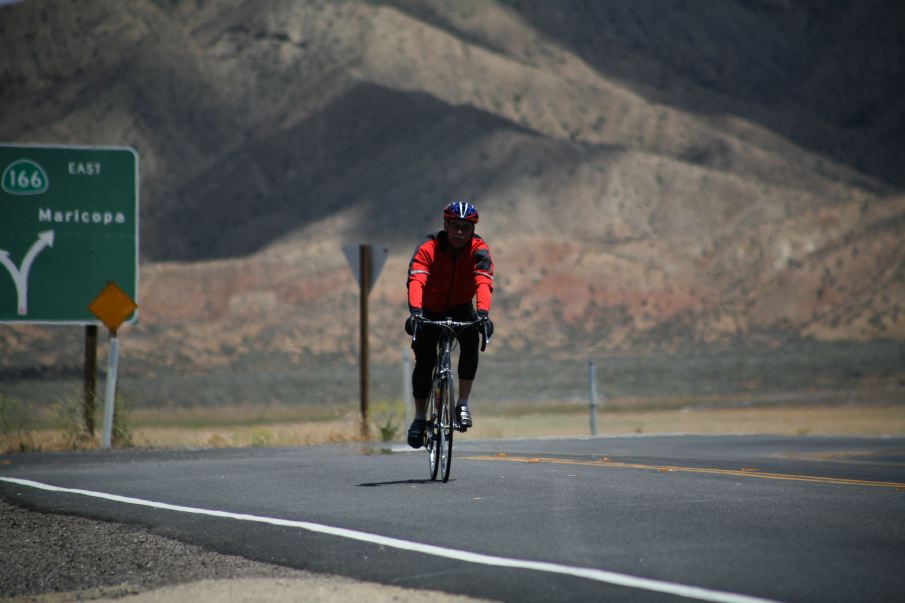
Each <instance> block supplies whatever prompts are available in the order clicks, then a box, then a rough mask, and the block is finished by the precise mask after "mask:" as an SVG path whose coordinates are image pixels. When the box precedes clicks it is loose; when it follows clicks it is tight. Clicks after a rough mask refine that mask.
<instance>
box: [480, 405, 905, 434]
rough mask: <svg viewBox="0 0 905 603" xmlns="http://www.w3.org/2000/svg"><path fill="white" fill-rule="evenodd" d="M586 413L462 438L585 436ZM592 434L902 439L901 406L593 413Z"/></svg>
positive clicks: (486, 424)
mask: <svg viewBox="0 0 905 603" xmlns="http://www.w3.org/2000/svg"><path fill="white" fill-rule="evenodd" d="M589 433H590V418H589V415H588V413H587V412H581V413H569V414H556V415H550V414H531V415H524V416H521V417H492V416H490V417H481V415H480V414H477V416H476V421H475V427H474V428H473V429H471V430H469V432H468V434H467V435H466V436H465V437H468V438H475V439H480V438H514V437H543V436H585V435H588V434H589ZM597 433H598V435H619V434H629V433H646V434H651V433H705V434H707V433H763V434H777V435H861V436H877V435H902V434H905V407H903V406H893V405H858V406H829V407H824V406H784V407H771V408H763V407H760V408H728V409H707V410H662V411H645V412H606V411H602V412H598V415H597Z"/></svg>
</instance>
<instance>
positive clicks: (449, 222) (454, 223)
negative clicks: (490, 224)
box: [446, 220, 474, 232]
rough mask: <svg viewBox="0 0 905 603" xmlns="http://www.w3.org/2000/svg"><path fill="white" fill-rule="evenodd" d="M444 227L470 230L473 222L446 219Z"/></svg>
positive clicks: (464, 230) (458, 230)
mask: <svg viewBox="0 0 905 603" xmlns="http://www.w3.org/2000/svg"><path fill="white" fill-rule="evenodd" d="M446 227H447V228H448V229H450V230H453V231H457V232H471V231H472V230H474V224H472V223H471V222H458V221H453V220H447V221H446Z"/></svg>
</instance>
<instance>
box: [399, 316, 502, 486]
mask: <svg viewBox="0 0 905 603" xmlns="http://www.w3.org/2000/svg"><path fill="white" fill-rule="evenodd" d="M475 325H482V327H483V328H482V329H481V351H482V352H483V351H484V350H485V349H486V348H487V342H488V341H489V337H487V327H486V325H485V323H484V321H483V320H481V319H478V320H475V321H471V322H458V321H455V320H452V319H450V318H445V319H443V320H430V319H427V318H422V319H420V320H419V321H418V322H417V323H416V325H415V329H414V333H413V334H412V343H413V344H414V343H415V340H416V339H417V337H418V331H419V329H420V328H421V326H433V327H437V328H439V329H440V341H439V342H438V344H437V345H438V348H439V354H438V355H437V363H436V364H435V365H434V371H433V377H432V381H431V392H430V396H429V397H428V400H427V411H428V414H429V416H428V421H427V429H426V431H425V433H424V439H425V442H424V447H425V448H426V449H427V454H428V462H429V466H430V477H431V480H436V479H437V475H438V474H439V475H440V476H441V478H442V480H443V482H444V483H445V482H447V481H449V469H450V467H451V465H452V449H453V431H465V428H462V427H460V426H459V422H458V419H457V417H456V416H455V403H456V383H455V380H454V379H453V372H452V352H453V350H454V349H455V348H456V345H458V343H459V341H458V339H456V337H457V335H458V334H459V333H461V332H462V331H464V330H465V329H468V328H471V327H474V326H475Z"/></svg>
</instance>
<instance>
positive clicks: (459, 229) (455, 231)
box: [443, 220, 474, 249]
mask: <svg viewBox="0 0 905 603" xmlns="http://www.w3.org/2000/svg"><path fill="white" fill-rule="evenodd" d="M443 228H444V230H446V236H447V237H448V238H449V244H450V245H452V247H453V249H461V248H462V247H465V244H466V243H468V241H469V240H470V239H471V235H473V234H474V224H472V223H471V222H468V221H467V220H445V221H444V222H443Z"/></svg>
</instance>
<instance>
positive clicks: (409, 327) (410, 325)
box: [405, 309, 424, 335]
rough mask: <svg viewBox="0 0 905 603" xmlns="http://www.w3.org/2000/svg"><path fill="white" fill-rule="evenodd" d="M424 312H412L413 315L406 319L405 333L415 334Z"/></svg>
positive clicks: (418, 310)
mask: <svg viewBox="0 0 905 603" xmlns="http://www.w3.org/2000/svg"><path fill="white" fill-rule="evenodd" d="M423 315H424V312H423V311H422V310H420V309H417V310H412V315H411V316H409V317H408V318H406V319H405V332H406V333H408V334H409V335H414V334H415V325H417V324H418V322H419V321H420V320H421V317H422V316H423Z"/></svg>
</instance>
